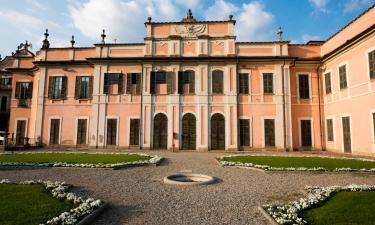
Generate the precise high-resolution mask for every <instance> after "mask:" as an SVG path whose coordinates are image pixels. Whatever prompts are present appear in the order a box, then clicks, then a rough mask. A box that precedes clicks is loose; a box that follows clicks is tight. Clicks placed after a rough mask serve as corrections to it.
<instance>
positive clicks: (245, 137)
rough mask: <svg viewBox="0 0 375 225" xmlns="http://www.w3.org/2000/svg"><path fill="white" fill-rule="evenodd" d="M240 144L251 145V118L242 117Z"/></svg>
mask: <svg viewBox="0 0 375 225" xmlns="http://www.w3.org/2000/svg"><path fill="white" fill-rule="evenodd" d="M239 125H240V146H246V147H249V146H250V120H248V119H240V124H239Z"/></svg>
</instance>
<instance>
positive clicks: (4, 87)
mask: <svg viewBox="0 0 375 225" xmlns="http://www.w3.org/2000/svg"><path fill="white" fill-rule="evenodd" d="M0 90H8V91H10V90H12V85H11V84H0Z"/></svg>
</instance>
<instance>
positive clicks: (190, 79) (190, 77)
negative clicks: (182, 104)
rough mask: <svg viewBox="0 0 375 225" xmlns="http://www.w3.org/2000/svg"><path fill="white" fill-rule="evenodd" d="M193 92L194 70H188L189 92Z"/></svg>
mask: <svg viewBox="0 0 375 225" xmlns="http://www.w3.org/2000/svg"><path fill="white" fill-rule="evenodd" d="M194 93H195V74H194V72H192V71H191V72H189V94H194Z"/></svg>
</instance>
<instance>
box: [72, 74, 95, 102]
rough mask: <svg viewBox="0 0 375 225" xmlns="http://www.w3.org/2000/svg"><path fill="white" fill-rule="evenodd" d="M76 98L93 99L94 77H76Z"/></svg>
mask: <svg viewBox="0 0 375 225" xmlns="http://www.w3.org/2000/svg"><path fill="white" fill-rule="evenodd" d="M74 97H75V99H91V98H92V77H89V76H78V77H76V86H75V95H74Z"/></svg>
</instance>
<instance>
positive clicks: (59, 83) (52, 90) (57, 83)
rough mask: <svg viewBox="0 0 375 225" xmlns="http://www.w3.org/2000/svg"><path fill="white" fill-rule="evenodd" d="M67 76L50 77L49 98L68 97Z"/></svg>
mask: <svg viewBox="0 0 375 225" xmlns="http://www.w3.org/2000/svg"><path fill="white" fill-rule="evenodd" d="M67 82H68V79H67V77H62V76H55V77H50V78H49V84H48V85H49V86H48V98H49V99H66V94H67V93H66V92H67Z"/></svg>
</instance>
